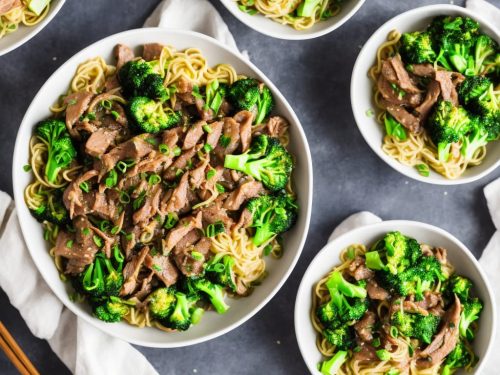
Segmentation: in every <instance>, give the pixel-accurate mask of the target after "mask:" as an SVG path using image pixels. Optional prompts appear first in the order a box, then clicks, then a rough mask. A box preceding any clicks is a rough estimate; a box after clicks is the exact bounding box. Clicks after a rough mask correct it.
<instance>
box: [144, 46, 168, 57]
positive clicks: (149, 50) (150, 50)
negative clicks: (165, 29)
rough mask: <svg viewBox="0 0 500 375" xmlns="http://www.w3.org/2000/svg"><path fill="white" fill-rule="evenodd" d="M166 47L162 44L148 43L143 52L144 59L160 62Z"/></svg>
mask: <svg viewBox="0 0 500 375" xmlns="http://www.w3.org/2000/svg"><path fill="white" fill-rule="evenodd" d="M163 48H164V45H163V44H160V43H146V44H144V49H143V50H142V58H143V59H144V60H146V61H151V60H158V59H159V58H160V55H161V51H163Z"/></svg>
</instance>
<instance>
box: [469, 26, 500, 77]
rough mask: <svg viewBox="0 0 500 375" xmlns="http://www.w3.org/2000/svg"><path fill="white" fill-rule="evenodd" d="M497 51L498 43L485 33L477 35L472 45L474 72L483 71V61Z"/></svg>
mask: <svg viewBox="0 0 500 375" xmlns="http://www.w3.org/2000/svg"><path fill="white" fill-rule="evenodd" d="M497 51H498V44H497V43H496V42H495V41H494V40H493V39H491V38H490V37H489V36H487V35H479V36H478V37H477V38H476V45H475V46H474V74H475V75H479V74H481V73H482V72H483V71H484V68H485V67H484V65H485V62H486V61H488V59H489V58H490V57H493V56H494V55H495V54H496V53H498V52H497Z"/></svg>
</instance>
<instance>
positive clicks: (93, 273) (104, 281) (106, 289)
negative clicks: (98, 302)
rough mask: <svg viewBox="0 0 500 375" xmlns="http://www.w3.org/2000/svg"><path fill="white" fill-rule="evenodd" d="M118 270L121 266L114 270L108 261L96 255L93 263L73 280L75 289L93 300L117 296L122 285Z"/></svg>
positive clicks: (121, 277)
mask: <svg viewBox="0 0 500 375" xmlns="http://www.w3.org/2000/svg"><path fill="white" fill-rule="evenodd" d="M120 268H121V264H120V265H118V267H117V268H115V267H113V264H112V262H111V260H110V259H108V258H106V257H105V256H104V254H103V253H98V254H97V255H96V257H95V260H94V262H92V263H91V264H90V265H88V266H87V268H86V269H85V270H84V271H83V272H82V273H81V274H80V275H79V276H78V277H77V279H76V280H75V282H76V289H77V290H78V291H81V292H83V293H85V294H88V295H89V296H91V297H94V298H99V297H109V296H117V295H118V294H119V292H120V289H121V287H122V285H123V275H122V274H121V272H119V271H118V269H120Z"/></svg>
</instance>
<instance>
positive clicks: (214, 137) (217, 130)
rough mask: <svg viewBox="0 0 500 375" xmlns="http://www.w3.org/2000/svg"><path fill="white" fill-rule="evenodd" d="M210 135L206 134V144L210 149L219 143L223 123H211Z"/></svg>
mask: <svg viewBox="0 0 500 375" xmlns="http://www.w3.org/2000/svg"><path fill="white" fill-rule="evenodd" d="M208 126H209V127H210V130H211V131H210V133H208V134H207V144H209V145H210V146H212V148H215V147H217V143H218V142H219V138H220V136H221V134H222V128H223V126H224V122H223V121H216V122H212V123H211V124H210V125H208Z"/></svg>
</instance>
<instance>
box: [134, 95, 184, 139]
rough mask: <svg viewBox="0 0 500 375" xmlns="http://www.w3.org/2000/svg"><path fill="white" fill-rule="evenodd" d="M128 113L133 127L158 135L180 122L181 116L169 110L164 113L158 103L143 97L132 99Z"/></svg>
mask: <svg viewBox="0 0 500 375" xmlns="http://www.w3.org/2000/svg"><path fill="white" fill-rule="evenodd" d="M128 112H129V114H130V117H131V118H132V119H133V121H134V123H135V125H136V126H137V127H138V128H139V129H140V130H141V131H142V132H145V133H152V134H154V133H158V132H160V131H162V130H165V129H169V128H171V127H173V126H175V125H177V124H178V123H179V122H180V121H181V114H180V113H179V112H173V111H172V110H169V111H168V112H165V110H164V109H163V105H162V104H161V103H160V102H155V101H154V100H152V99H149V98H147V97H144V96H136V97H134V98H132V99H131V100H130V102H129V105H128Z"/></svg>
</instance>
